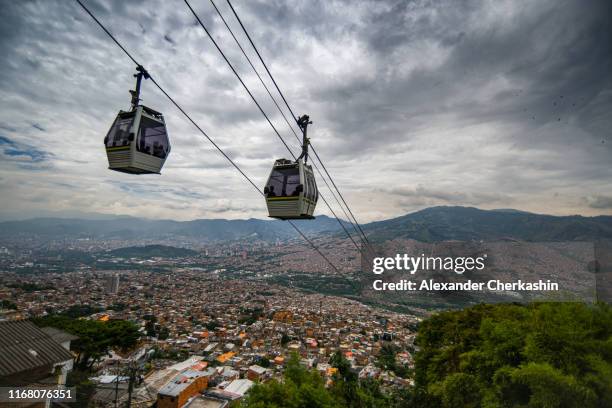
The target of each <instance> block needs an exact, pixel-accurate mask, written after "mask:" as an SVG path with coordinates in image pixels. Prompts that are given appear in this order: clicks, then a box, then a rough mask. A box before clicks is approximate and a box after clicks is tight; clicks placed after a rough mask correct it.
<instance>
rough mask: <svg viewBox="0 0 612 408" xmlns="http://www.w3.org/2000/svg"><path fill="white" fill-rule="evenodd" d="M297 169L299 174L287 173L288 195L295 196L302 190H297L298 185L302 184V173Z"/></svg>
mask: <svg viewBox="0 0 612 408" xmlns="http://www.w3.org/2000/svg"><path fill="white" fill-rule="evenodd" d="M296 170H297V172H296V173H297V174H289V175H287V185H286V187H285V191H286V195H288V196H293V195H299V194H300V192H299V191H296V190H297V186H299V185H300V173H299V170H298V169H296Z"/></svg>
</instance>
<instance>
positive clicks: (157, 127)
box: [104, 105, 170, 174]
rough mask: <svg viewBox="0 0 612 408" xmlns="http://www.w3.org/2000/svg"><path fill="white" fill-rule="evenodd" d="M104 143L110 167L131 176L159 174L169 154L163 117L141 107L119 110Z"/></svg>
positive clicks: (168, 143)
mask: <svg viewBox="0 0 612 408" xmlns="http://www.w3.org/2000/svg"><path fill="white" fill-rule="evenodd" d="M104 144H105V147H106V155H107V157H108V168H109V169H111V170H115V171H120V172H123V173H130V174H160V171H161V169H162V167H163V165H164V163H165V162H166V158H167V157H168V154H169V153H170V142H169V139H168V133H167V131H166V123H165V122H164V117H163V115H162V114H161V113H159V112H156V111H154V110H153V109H150V108H147V107H146V106H142V105H139V106H137V107H136V108H135V109H133V110H131V111H127V112H125V111H119V114H118V115H117V118H116V119H115V122H114V123H113V125H112V126H111V128H110V130H109V131H108V134H107V135H106V138H105V139H104Z"/></svg>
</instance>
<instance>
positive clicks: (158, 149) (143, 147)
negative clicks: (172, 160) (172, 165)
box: [137, 116, 168, 159]
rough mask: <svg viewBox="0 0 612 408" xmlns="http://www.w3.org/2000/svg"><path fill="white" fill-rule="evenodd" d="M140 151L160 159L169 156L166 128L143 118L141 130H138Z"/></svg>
mask: <svg viewBox="0 0 612 408" xmlns="http://www.w3.org/2000/svg"><path fill="white" fill-rule="evenodd" d="M137 147H138V150H139V151H140V152H142V153H147V154H151V155H153V156H156V157H159V158H162V159H163V158H165V157H166V155H167V154H168V136H167V135H166V126H164V124H163V123H160V122H157V121H155V120H153V119H149V118H147V117H145V116H142V118H141V119H140V129H139V130H138V144H137Z"/></svg>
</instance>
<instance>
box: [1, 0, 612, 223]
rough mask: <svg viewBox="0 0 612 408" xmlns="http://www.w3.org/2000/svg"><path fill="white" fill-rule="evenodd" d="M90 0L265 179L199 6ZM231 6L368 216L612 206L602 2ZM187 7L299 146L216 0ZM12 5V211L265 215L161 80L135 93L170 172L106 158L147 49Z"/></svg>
mask: <svg viewBox="0 0 612 408" xmlns="http://www.w3.org/2000/svg"><path fill="white" fill-rule="evenodd" d="M218 3H219V4H218V7H219V8H220V9H221V11H222V12H223V13H224V15H226V16H228V17H231V12H230V11H229V9H228V7H227V4H226V3H224V2H218ZM87 4H88V5H89V6H90V7H91V8H92V10H93V11H94V12H95V14H96V15H97V17H98V18H100V20H101V21H103V22H104V24H105V25H107V27H109V29H110V30H111V31H112V33H114V34H115V35H116V36H117V38H118V39H119V40H120V41H121V42H122V43H123V44H124V45H125V46H126V48H128V49H129V50H130V51H131V52H132V53H133V54H134V55H135V56H136V57H137V59H138V60H139V61H141V62H142V63H143V64H144V65H145V66H146V68H147V69H148V70H149V71H150V72H151V74H152V75H154V77H155V78H156V79H157V81H159V82H160V84H162V85H163V86H164V87H165V88H166V89H167V90H168V91H169V92H170V93H171V95H172V96H173V97H174V98H175V99H176V100H177V101H179V103H181V104H182V105H183V106H184V107H185V109H186V110H187V111H188V112H190V113H191V114H192V115H193V116H194V118H195V119H196V120H197V121H198V123H199V124H200V125H201V126H202V127H203V128H204V129H205V130H206V131H207V132H208V133H209V135H210V136H211V137H212V138H213V139H214V140H215V141H216V142H217V143H218V144H219V145H220V146H222V147H223V148H224V149H225V151H226V152H228V154H229V155H230V156H231V157H232V158H233V159H235V160H236V162H237V163H239V164H240V166H241V167H242V168H243V169H244V170H245V171H246V172H247V173H248V174H249V175H250V176H251V177H252V178H253V179H254V180H255V181H256V183H257V184H259V185H261V186H262V187H263V184H264V183H265V180H266V178H267V177H268V174H269V172H270V168H271V165H272V163H273V161H274V159H276V158H280V157H287V156H288V152H287V151H286V150H284V147H283V146H282V144H281V143H280V142H279V141H278V139H277V138H276V135H275V134H274V133H273V132H272V130H271V128H270V127H269V125H268V124H267V123H266V121H265V119H264V118H263V117H262V116H261V115H260V113H259V112H258V111H257V108H256V107H255V105H254V104H253V103H252V101H251V100H250V99H249V98H248V96H247V94H246V93H245V91H244V89H242V87H241V85H240V83H239V82H238V81H237V80H236V78H235V77H234V76H233V74H232V73H231V71H230V70H229V68H228V67H227V65H226V64H225V63H224V61H223V60H222V58H221V56H220V55H219V54H218V52H217V51H216V50H215V49H214V47H213V45H212V43H211V42H210V40H209V39H208V38H206V37H205V35H204V33H203V30H202V29H201V27H199V26H197V25H196V24H194V18H193V16H192V15H191V14H190V13H189V12H188V10H187V9H186V8H185V7H176V5H175V4H174V2H172V1H148V2H146V6H145V3H139V4H140V6H135V5H134V4H133V3H132V2H124V1H114V2H104V3H102V2H99V1H88V2H87ZM235 6H236V8H237V10H238V12H239V13H240V15H241V17H242V19H243V21H244V23H245V25H246V26H247V27H248V29H249V31H250V33H251V35H252V36H253V40H254V41H255V43H256V44H257V45H258V47H259V49H260V51H261V52H262V54H263V56H264V58H265V60H266V61H267V62H268V64H269V66H270V69H271V71H272V72H273V74H274V75H275V78H276V79H277V81H278V82H279V85H280V86H281V88H282V90H283V92H284V93H285V95H286V97H287V99H288V100H289V102H290V103H291V105H292V106H293V108H294V110H295V111H296V112H295V113H296V114H303V113H308V114H309V115H310V116H311V118H312V120H313V122H314V123H313V125H312V127H311V128H310V129H309V135H310V136H311V137H312V142H313V144H314V146H315V148H316V149H317V151H318V153H319V154H320V156H321V157H322V159H323V160H324V162H325V164H326V166H327V167H328V169H329V171H330V173H331V174H332V175H333V176H334V178H335V181H336V183H337V184H338V186H339V188H340V190H341V191H342V192H343V193H344V194H345V198H346V199H347V201H348V202H349V204H350V205H351V208H352V209H353V211H354V212H355V214H356V216H357V217H358V219H359V220H360V221H363V222H367V221H374V220H380V219H385V218H391V217H394V216H399V215H403V214H405V213H407V212H411V211H415V210H418V209H422V208H425V207H429V206H434V205H465V206H476V207H479V208H485V209H493V208H516V209H521V210H526V211H533V212H540V213H548V214H556V215H569V214H583V215H597V214H612V193H611V192H612V166H610V163H611V159H612V140H611V139H610V131H609V129H610V128H612V115H611V112H612V75H611V74H610V73H611V72H612V52H610V51H611V49H612V47H611V46H612V44H611V39H612V35H611V34H612V33H611V30H612V25H611V24H610V17H609V16H610V15H612V13H611V11H612V10H610V9H611V5H610V2H607V1H593V2H589V7H584V2H580V1H577V0H575V1H555V0H551V1H538V2H527V1H525V2H516V1H515V2H479V1H474V2H461V3H459V2H436V3H435V4H431V3H429V2H420V1H415V2H403V1H398V2H391V1H389V2H379V1H376V2H359V3H355V2H342V1H325V2H310V1H309V2H284V1H279V2H272V3H270V2H264V1H261V2H259V1H258V2H251V1H249V2H237V3H236V4H235ZM194 8H195V9H196V11H197V12H198V13H199V15H200V16H201V17H202V18H203V21H204V23H205V24H206V25H207V26H208V27H209V28H210V29H211V31H212V33H213V35H214V37H215V38H216V40H217V41H218V42H219V43H220V45H221V46H222V47H223V48H224V51H225V52H226V54H227V56H228V58H229V59H230V61H231V62H232V63H233V64H234V65H235V66H236V68H237V70H238V71H239V72H240V74H241V75H242V77H243V78H244V79H245V82H246V83H247V85H248V86H249V87H250V88H251V89H252V90H253V91H254V93H255V95H256V97H257V99H258V100H259V101H261V102H262V106H263V108H264V110H265V111H266V112H267V113H268V114H269V115H270V117H271V119H272V121H273V122H274V123H275V125H276V127H277V128H278V129H279V131H280V132H281V134H282V135H283V136H286V140H288V142H289V143H290V146H291V147H292V148H293V150H294V151H295V152H297V151H298V144H297V141H296V140H295V139H294V137H293V134H291V133H290V132H289V129H288V128H287V126H286V124H285V123H284V121H283V119H282V117H281V116H280V114H278V111H277V110H276V108H275V107H274V106H273V104H272V102H271V101H270V99H269V98H268V96H267V95H266V94H265V91H264V90H263V88H262V87H261V84H259V82H258V80H257V78H256V77H255V75H254V74H253V73H252V71H251V70H250V67H249V66H248V65H247V63H246V60H245V59H244V57H243V56H242V55H241V54H240V51H239V49H238V48H237V47H236V45H235V44H234V43H233V40H232V38H231V37H230V35H229V33H228V31H227V29H226V27H225V26H224V25H223V23H222V22H221V21H220V19H219V18H218V17H217V15H216V13H215V12H214V9H213V8H212V6H211V5H210V3H209V2H204V1H201V2H194ZM0 19H1V20H2V21H3V24H2V25H1V26H0V50H1V52H2V55H3V56H4V58H2V60H1V61H0V95H1V97H2V100H3V103H2V109H1V110H0V156H1V160H0V172H1V176H0V195H1V196H2V208H0V220H6V219H17V218H28V217H35V216H43V215H61V216H86V215H87V214H89V213H97V214H109V215H120V214H124V215H132V216H141V217H149V218H155V219H162V218H163V219H178V220H189V219H195V218H230V219H232V218H248V217H255V218H265V217H266V209H265V203H264V200H263V198H262V197H261V196H259V195H258V194H257V193H256V192H255V191H254V189H253V188H252V186H250V185H249V184H248V183H246V182H245V181H244V180H243V179H242V178H241V176H240V175H239V174H238V173H237V172H236V171H235V170H234V169H233V168H231V166H230V165H229V164H228V163H227V162H226V161H225V159H224V158H223V157H221V156H220V155H219V153H218V152H217V151H215V150H214V148H213V147H212V146H211V145H210V143H208V141H206V140H204V139H203V138H202V137H201V135H200V134H199V133H198V132H197V130H196V129H195V128H194V127H193V126H192V125H191V124H190V123H188V122H187V121H186V120H185V119H184V118H183V117H182V116H181V114H180V112H178V111H177V110H176V109H175V108H174V107H173V106H171V104H170V103H169V102H168V100H167V99H165V97H164V96H163V95H162V94H160V93H159V92H158V91H157V90H156V89H155V88H154V86H153V85H152V84H151V83H150V81H145V82H144V83H143V88H142V95H141V96H142V98H143V103H145V104H146V105H148V106H151V107H152V108H154V109H157V110H159V111H161V112H163V113H164V115H165V117H166V121H167V126H168V132H169V135H170V138H171V143H172V151H171V153H170V156H169V158H168V160H167V162H166V165H165V168H164V174H163V175H162V176H142V177H129V176H126V175H124V174H120V173H116V172H111V171H108V170H107V161H106V160H107V159H106V156H105V154H104V149H103V144H102V139H103V138H104V135H105V134H106V132H107V131H108V129H109V127H110V125H111V123H112V121H113V119H114V117H115V115H116V114H117V111H118V110H119V109H127V108H128V107H129V94H128V90H129V89H132V88H133V86H134V79H133V77H132V75H133V73H134V68H135V67H134V65H133V63H132V62H131V61H130V60H129V59H127V57H125V55H123V54H122V53H121V51H120V50H119V49H118V48H117V47H116V45H115V44H113V43H112V42H111V41H110V40H109V39H108V37H107V36H106V35H105V34H104V33H103V32H102V31H101V30H100V29H99V28H98V27H97V26H95V25H94V24H93V23H92V21H91V19H90V18H89V17H88V16H87V15H86V14H84V12H83V10H81V9H80V8H79V7H78V5H76V3H74V2H70V1H59V0H58V1H23V2H4V3H3V5H2V7H1V8H0ZM227 20H228V23H229V24H230V26H231V27H232V28H233V29H234V31H235V33H236V34H237V35H238V38H239V39H240V40H241V42H242V43H243V44H247V40H246V39H245V38H244V36H243V35H242V32H241V31H240V29H239V26H238V24H237V23H236V21H235V19H233V18H227ZM279 21H282V22H283V23H282V24H279V23H278V22H279ZM247 52H248V53H249V55H251V56H252V57H253V60H254V61H255V60H256V57H255V56H254V53H252V50H251V49H247ZM256 67H257V68H258V69H259V70H260V72H262V73H263V72H264V71H263V68H262V67H261V66H260V65H256ZM318 183H319V188H320V189H322V191H323V193H324V194H328V195H329V193H328V192H326V190H325V189H324V188H323V187H324V184H323V182H322V181H321V180H318ZM317 213H318V214H328V215H330V214H329V213H328V210H327V208H325V207H324V206H323V205H321V204H320V205H319V206H318V208H317Z"/></svg>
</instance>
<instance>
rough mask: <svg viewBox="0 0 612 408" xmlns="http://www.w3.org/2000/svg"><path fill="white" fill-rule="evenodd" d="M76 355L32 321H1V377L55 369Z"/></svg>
mask: <svg viewBox="0 0 612 408" xmlns="http://www.w3.org/2000/svg"><path fill="white" fill-rule="evenodd" d="M72 358H73V356H72V353H70V352H69V351H68V350H66V349H65V348H64V347H62V345H61V344H59V343H58V342H56V341H54V340H53V338H52V337H51V336H49V335H48V334H47V333H45V332H44V331H42V330H41V329H40V328H38V327H37V326H36V325H35V324H34V323H32V322H31V321H29V320H13V321H4V322H0V377H3V376H10V375H13V374H16V373H20V372H24V371H28V370H32V369H36V368H43V367H45V366H49V367H53V366H54V365H55V364H59V363H63V362H65V361H68V360H72Z"/></svg>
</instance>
